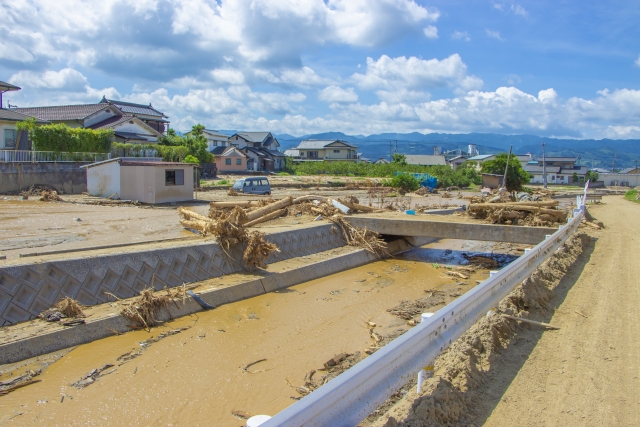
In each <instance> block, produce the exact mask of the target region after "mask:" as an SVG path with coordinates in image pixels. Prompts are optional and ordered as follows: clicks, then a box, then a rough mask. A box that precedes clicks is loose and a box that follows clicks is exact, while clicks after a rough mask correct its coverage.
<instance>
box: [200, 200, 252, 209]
mask: <svg viewBox="0 0 640 427" xmlns="http://www.w3.org/2000/svg"><path fill="white" fill-rule="evenodd" d="M209 206H210V207H212V208H215V209H221V208H235V207H236V206H240V207H241V208H257V207H259V206H260V202H259V201H256V200H251V201H249V200H246V201H237V202H211V203H209Z"/></svg>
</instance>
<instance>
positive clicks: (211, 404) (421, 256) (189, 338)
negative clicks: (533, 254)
mask: <svg viewBox="0 0 640 427" xmlns="http://www.w3.org/2000/svg"><path fill="white" fill-rule="evenodd" d="M465 245H467V246H469V245H471V244H470V243H464V242H460V243H459V247H458V249H459V250H464V249H465ZM482 245H485V244H482ZM447 247H451V244H450V243H447V242H446V241H443V242H439V243H437V244H434V245H430V248H429V249H422V248H419V249H414V250H412V251H409V252H407V253H405V254H402V255H400V256H397V257H396V258H394V259H391V260H386V261H379V262H374V263H371V264H369V265H366V266H362V267H358V268H354V269H352V270H348V271H345V272H342V273H338V274H334V275H331V276H327V277H324V278H321V279H317V280H312V281H309V282H306V283H303V284H300V285H297V286H293V287H291V288H289V289H286V290H284V291H282V292H275V293H270V294H266V295H261V296H258V297H255V298H251V299H248V300H244V301H240V302H236V303H233V304H228V305H224V306H221V307H219V308H216V309H215V310H212V311H209V312H200V313H197V314H194V315H192V316H187V317H184V318H181V319H177V320H175V321H172V322H169V323H167V324H165V325H164V326H162V327H159V328H155V329H153V330H152V331H151V333H148V332H146V331H134V332H130V333H127V334H124V335H120V336H113V337H110V338H106V339H102V340H99V341H95V342H93V343H89V344H86V345H82V346H79V347H77V348H75V349H73V350H72V351H70V352H69V353H68V354H66V355H65V356H64V357H62V358H61V359H59V360H58V361H57V362H55V363H53V364H52V365H51V366H49V367H48V368H47V369H46V370H45V371H44V372H43V374H42V375H40V376H38V377H36V378H37V379H40V380H42V381H41V382H40V383H37V384H33V385H30V386H27V387H24V388H21V389H19V390H17V391H15V392H13V393H11V394H9V395H6V396H2V397H0V425H3V424H4V423H7V424H8V423H10V424H11V425H47V426H57V425H60V426H63V425H65V426H66V425H170V426H171V425H193V426H198V425H202V426H241V425H244V421H243V420H241V419H238V418H236V417H234V416H233V415H232V411H243V412H245V413H249V414H252V415H255V414H269V415H274V414H275V413H277V412H279V411H281V410H282V409H284V408H286V407H287V406H289V405H291V404H292V403H294V400H293V399H291V397H292V396H298V394H297V392H296V391H295V390H294V389H293V388H292V387H291V386H290V385H289V384H292V385H294V386H298V385H301V384H302V383H303V378H304V375H305V373H307V372H308V371H309V370H311V369H318V368H321V367H322V366H323V363H324V362H326V361H327V360H329V359H330V358H332V357H333V356H334V355H336V354H338V353H341V352H346V353H354V352H356V351H363V350H364V349H365V348H369V347H371V346H373V345H374V342H373V341H372V339H371V338H370V336H369V331H368V328H367V325H366V322H368V321H371V322H375V323H376V324H377V325H378V326H377V327H376V328H375V331H376V333H378V334H379V335H383V336H385V335H389V334H392V333H393V331H394V330H396V329H398V328H399V327H404V326H405V325H406V324H405V322H404V321H403V320H401V319H398V318H396V317H394V316H392V315H390V314H389V313H387V312H386V310H387V309H388V308H391V307H393V306H395V305H397V304H398V303H399V302H400V301H401V300H403V299H417V298H421V297H424V296H425V290H430V289H435V288H438V289H441V290H444V291H445V292H447V293H448V294H449V293H452V292H459V293H463V292H466V291H467V290H468V289H471V288H472V287H473V286H474V285H475V283H476V282H475V280H476V279H477V280H484V279H485V278H486V277H487V276H488V272H487V271H478V272H477V273H474V274H473V275H472V277H471V278H470V279H468V280H466V281H465V282H466V283H467V284H466V285H456V280H452V279H451V278H449V277H447V276H446V275H445V274H443V269H441V268H434V265H433V263H435V262H438V261H439V262H440V263H441V264H444V263H451V264H457V263H458V262H459V256H460V252H459V251H457V250H454V251H453V252H448V251H446V250H445V249H446V248H447ZM469 248H470V246H469V247H468V248H467V249H469ZM487 248H488V246H487ZM475 250H482V248H479V247H476V249H475ZM436 309H437V308H434V309H433V310H434V311H435V310H436ZM180 327H190V328H189V329H187V330H185V331H183V332H181V333H178V334H176V335H172V336H169V337H167V338H165V339H163V340H161V341H158V342H156V343H154V344H152V345H150V346H148V347H147V348H143V347H141V345H140V342H142V341H144V340H147V339H149V338H150V337H151V336H156V337H157V336H158V334H160V333H162V332H163V331H168V330H174V329H176V328H180ZM132 349H135V351H136V352H137V351H138V350H140V349H142V354H141V356H139V357H137V358H135V359H133V360H130V361H128V362H127V363H125V364H122V365H119V362H117V361H116V359H117V358H118V357H119V356H121V355H122V354H124V353H127V352H129V351H130V350H132ZM260 359H266V360H265V361H263V362H260V363H257V364H255V365H253V366H251V367H250V368H249V369H248V370H244V369H243V368H244V367H245V366H247V365H248V364H250V363H252V362H254V361H257V360H260ZM105 364H114V365H115V367H116V368H117V370H116V371H115V372H113V373H111V374H109V375H105V376H103V377H101V378H100V379H99V380H98V381H96V382H95V383H93V384H91V385H90V386H88V387H86V388H84V389H81V390H78V389H76V388H74V387H72V386H70V384H72V383H75V382H76V381H78V380H80V379H81V378H82V377H83V376H84V375H85V374H87V373H88V372H90V371H91V370H93V369H95V368H99V367H101V366H103V365H105ZM19 374H20V372H17V371H16V372H5V374H4V375H0V381H7V380H10V379H11V376H12V375H19ZM63 397H64V399H63Z"/></svg>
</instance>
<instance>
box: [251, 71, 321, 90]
mask: <svg viewBox="0 0 640 427" xmlns="http://www.w3.org/2000/svg"><path fill="white" fill-rule="evenodd" d="M254 74H255V75H256V76H257V77H259V78H260V79H263V80H266V81H268V82H269V83H275V84H283V85H286V86H295V87H303V88H304V87H306V88H309V87H313V86H320V85H323V84H331V83H333V81H332V80H331V79H329V78H325V77H321V76H319V75H318V74H317V73H316V72H315V71H313V70H312V69H311V68H309V67H302V68H300V69H286V70H283V71H279V72H275V74H274V73H272V72H271V71H269V70H263V69H257V70H254Z"/></svg>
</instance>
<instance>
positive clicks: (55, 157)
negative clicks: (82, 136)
mask: <svg viewBox="0 0 640 427" xmlns="http://www.w3.org/2000/svg"><path fill="white" fill-rule="evenodd" d="M110 158H111V153H58V152H55V151H31V150H0V162H4V163H53V162H100V161H103V160H109V159H110Z"/></svg>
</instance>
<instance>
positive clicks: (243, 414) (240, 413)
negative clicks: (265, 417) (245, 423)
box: [231, 410, 251, 420]
mask: <svg viewBox="0 0 640 427" xmlns="http://www.w3.org/2000/svg"><path fill="white" fill-rule="evenodd" d="M231 415H233V416H234V417H236V418H237V419H239V420H248V419H249V418H251V414H249V413H248V412H245V411H238V410H233V411H231Z"/></svg>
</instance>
